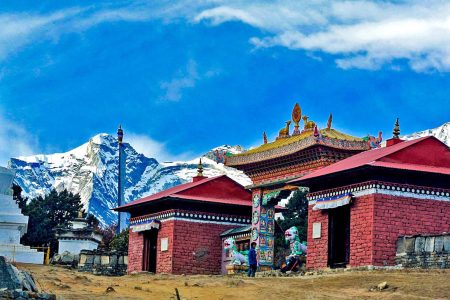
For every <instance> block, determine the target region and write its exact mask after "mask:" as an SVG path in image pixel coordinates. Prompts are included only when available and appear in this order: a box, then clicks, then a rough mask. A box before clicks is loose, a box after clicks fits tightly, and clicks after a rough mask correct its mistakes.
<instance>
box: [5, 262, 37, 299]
mask: <svg viewBox="0 0 450 300" xmlns="http://www.w3.org/2000/svg"><path fill="white" fill-rule="evenodd" d="M0 289H6V290H22V291H29V292H38V288H37V286H36V283H35V282H34V279H33V277H32V276H31V275H30V274H29V273H28V272H26V271H20V270H19V269H17V268H16V267H14V266H13V265H11V264H10V263H8V262H7V261H6V260H5V258H4V257H3V256H0Z"/></svg>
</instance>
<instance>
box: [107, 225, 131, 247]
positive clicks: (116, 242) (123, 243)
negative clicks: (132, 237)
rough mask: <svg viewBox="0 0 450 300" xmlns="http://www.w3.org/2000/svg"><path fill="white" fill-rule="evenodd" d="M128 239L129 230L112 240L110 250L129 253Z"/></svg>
mask: <svg viewBox="0 0 450 300" xmlns="http://www.w3.org/2000/svg"><path fill="white" fill-rule="evenodd" d="M128 238H129V230H128V228H126V229H124V230H122V231H121V232H120V233H119V234H117V235H115V236H114V237H113V238H112V240H111V243H110V244H109V248H110V249H111V250H116V251H123V252H128Z"/></svg>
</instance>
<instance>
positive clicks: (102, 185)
mask: <svg viewBox="0 0 450 300" xmlns="http://www.w3.org/2000/svg"><path fill="white" fill-rule="evenodd" d="M123 146H124V153H125V155H126V159H125V163H126V175H125V180H124V181H125V183H124V185H125V195H124V196H125V203H128V202H130V201H133V200H136V199H139V198H141V197H145V196H148V195H151V194H154V193H157V192H160V191H162V190H165V189H167V188H170V187H172V186H175V185H178V184H181V183H185V182H188V181H190V180H191V178H192V177H193V176H195V175H196V174H197V164H198V161H199V158H195V159H192V160H190V161H174V162H163V163H160V162H158V161H157V160H156V159H154V158H149V157H146V156H145V155H144V154H141V153H138V152H137V151H136V150H135V149H134V148H133V147H132V146H131V145H130V144H128V143H124V144H123ZM216 150H217V151H216ZM240 151H243V149H242V148H241V147H239V146H227V145H223V146H220V147H216V148H214V149H213V150H211V151H209V152H207V153H205V154H204V155H203V156H202V162H203V167H204V174H205V176H216V175H221V174H226V175H228V176H230V177H231V178H233V179H234V180H236V181H238V182H240V183H241V184H243V185H247V184H250V183H251V181H250V179H249V178H248V177H247V176H245V175H244V174H243V173H242V172H241V171H238V170H235V169H232V168H228V167H225V166H224V165H223V163H221V162H219V161H218V160H219V159H220V158H221V157H223V156H224V155H225V154H224V153H226V152H233V153H238V152H240ZM215 159H216V160H215ZM8 165H9V167H10V168H12V169H15V170H16V178H15V183H16V184H18V185H19V186H20V187H21V188H22V189H23V195H24V196H25V197H29V198H34V197H36V196H43V195H45V194H47V193H48V192H50V190H51V189H52V188H56V189H57V190H63V189H67V190H68V191H70V192H73V193H79V194H80V197H81V202H82V204H83V207H84V209H85V210H86V211H87V212H89V213H92V214H93V215H95V216H96V217H97V218H98V219H99V220H100V221H101V222H102V223H103V224H111V223H112V222H114V221H115V220H116V218H117V217H116V215H115V212H112V211H111V208H114V207H116V204H117V180H118V144H117V140H116V139H115V137H113V136H112V135H108V134H104V133H102V134H97V135H95V136H94V137H92V138H90V139H89V141H88V142H86V143H84V144H82V145H80V146H78V147H76V148H74V149H72V150H70V151H67V152H63V153H54V154H47V155H45V154H38V155H31V156H21V157H16V158H11V159H10V161H9V163H8Z"/></svg>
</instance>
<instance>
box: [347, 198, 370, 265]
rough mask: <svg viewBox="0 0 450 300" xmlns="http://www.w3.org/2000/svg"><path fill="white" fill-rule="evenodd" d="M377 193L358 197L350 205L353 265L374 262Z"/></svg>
mask: <svg viewBox="0 0 450 300" xmlns="http://www.w3.org/2000/svg"><path fill="white" fill-rule="evenodd" d="M374 200H375V195H373V194H372V195H367V196H362V197H358V198H356V199H354V200H353V203H352V204H351V207H350V257H349V265H350V266H351V267H357V266H367V265H371V264H372V256H373V243H372V242H373V212H374Z"/></svg>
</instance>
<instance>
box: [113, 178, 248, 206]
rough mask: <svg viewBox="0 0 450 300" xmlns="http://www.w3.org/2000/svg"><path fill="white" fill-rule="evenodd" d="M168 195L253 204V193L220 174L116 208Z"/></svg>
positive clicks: (139, 203) (225, 202)
mask: <svg viewBox="0 0 450 300" xmlns="http://www.w3.org/2000/svg"><path fill="white" fill-rule="evenodd" d="M167 197H171V198H180V199H187V200H194V201H203V202H213V203H223V204H231V205H244V206H251V205H252V203H251V193H250V192H249V191H248V190H246V189H245V188H244V187H243V186H242V185H240V184H239V183H237V182H236V181H234V180H232V179H231V178H229V177H228V176H226V175H220V176H215V177H210V178H205V179H202V180H199V181H196V182H188V183H184V184H180V185H177V186H174V187H172V188H170V189H167V190H164V191H162V192H159V193H156V194H153V195H150V196H147V197H144V198H141V199H138V200H135V201H132V202H130V203H128V204H125V205H122V206H120V207H116V208H114V210H119V211H120V210H126V208H129V207H132V206H136V205H141V204H144V203H148V202H152V201H155V200H159V199H162V198H167Z"/></svg>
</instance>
